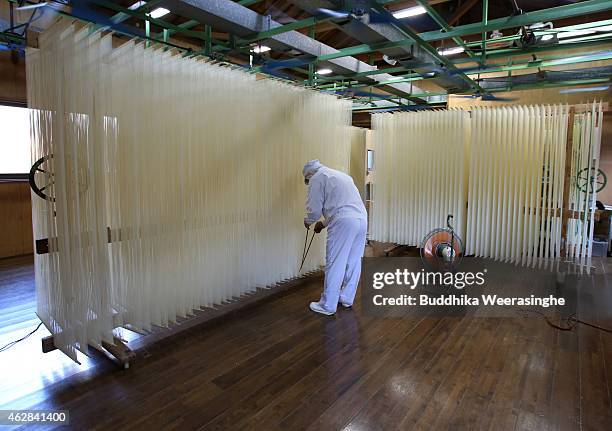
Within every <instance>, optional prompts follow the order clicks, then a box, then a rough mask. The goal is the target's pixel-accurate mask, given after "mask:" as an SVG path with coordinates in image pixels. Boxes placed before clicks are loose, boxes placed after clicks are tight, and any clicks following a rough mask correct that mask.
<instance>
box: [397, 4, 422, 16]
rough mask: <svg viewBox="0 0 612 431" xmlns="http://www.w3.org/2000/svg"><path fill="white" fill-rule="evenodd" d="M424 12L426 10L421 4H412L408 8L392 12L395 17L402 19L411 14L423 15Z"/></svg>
mask: <svg viewBox="0 0 612 431" xmlns="http://www.w3.org/2000/svg"><path fill="white" fill-rule="evenodd" d="M424 13H427V11H426V10H425V8H424V7H423V6H414V7H409V8H408V9H402V10H398V11H395V12H393V16H394V17H395V18H397V19H402V18H410V17H411V16H417V15H423V14H424Z"/></svg>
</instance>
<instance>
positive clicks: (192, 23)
mask: <svg viewBox="0 0 612 431" xmlns="http://www.w3.org/2000/svg"><path fill="white" fill-rule="evenodd" d="M198 24H200V22H199V21H196V20H194V19H190V20H189V21H185V22H184V23H182V24H179V25H177V27H178V28H180V29H182V30H189V29H191V28H194V27H195V26H197V25H198ZM182 30H172V29H168V36H171V35H173V34H174V33H177V32H180V31H182ZM160 34H161V33H157V36H159V35H160Z"/></svg>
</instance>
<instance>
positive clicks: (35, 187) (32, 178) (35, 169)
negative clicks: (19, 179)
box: [28, 154, 55, 202]
mask: <svg viewBox="0 0 612 431" xmlns="http://www.w3.org/2000/svg"><path fill="white" fill-rule="evenodd" d="M51 158H53V155H52V154H49V155H47V156H44V157H41V158H40V159H38V160H37V161H36V162H35V163H34V164H33V165H32V168H31V169H30V173H29V175H28V182H29V183H30V188H31V189H32V191H33V192H34V193H35V194H36V195H37V196H39V197H40V198H42V199H45V200H47V201H49V202H55V197H53V196H52V195H51V193H50V192H51V186H53V185H54V184H55V179H54V174H53V172H50V171H49V170H47V169H43V168H42V167H41V166H42V165H43V164H44V163H46V162H47V161H48V160H49V159H51ZM37 173H41V174H43V175H45V177H46V179H47V180H48V182H45V184H42V185H39V184H38V183H37V176H36V174H37ZM45 190H46V191H47V193H44V192H45Z"/></svg>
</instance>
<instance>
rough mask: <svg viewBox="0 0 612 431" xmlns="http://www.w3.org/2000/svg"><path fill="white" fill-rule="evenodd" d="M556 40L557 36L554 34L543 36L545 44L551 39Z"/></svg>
mask: <svg viewBox="0 0 612 431" xmlns="http://www.w3.org/2000/svg"><path fill="white" fill-rule="evenodd" d="M554 38H555V36H554V35H552V34H545V35H544V36H542V40H543V41H545V42H546V41H547V40H551V39H554Z"/></svg>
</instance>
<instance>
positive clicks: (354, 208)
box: [302, 160, 368, 315]
mask: <svg viewBox="0 0 612 431" xmlns="http://www.w3.org/2000/svg"><path fill="white" fill-rule="evenodd" d="M302 173H303V174H304V182H305V183H306V184H308V199H307V200H306V217H305V218H304V225H305V226H306V228H307V229H308V228H310V226H311V225H312V224H313V223H315V222H316V225H315V227H314V230H315V232H317V233H319V232H321V230H323V229H324V228H326V227H327V244H326V257H325V284H324V287H323V294H322V295H321V300H320V301H319V302H311V303H310V309H311V310H312V311H315V312H317V313H321V314H326V315H332V314H334V313H335V312H336V308H337V307H338V302H340V303H341V304H342V305H343V306H344V307H350V306H352V305H353V301H354V300H355V294H356V293H357V284H358V283H359V276H360V275H361V258H362V256H363V252H364V247H365V242H366V232H367V230H368V217H367V213H366V209H365V206H364V205H363V201H362V200H361V196H360V195H359V191H358V190H357V187H355V183H354V182H353V179H352V178H351V177H350V176H348V175H347V174H345V173H343V172H340V171H336V170H334V169H331V168H328V167H327V166H324V165H322V164H321V163H320V162H319V161H318V160H311V161H309V162H308V163H306V165H305V166H304V169H303V171H302ZM321 216H323V218H324V220H323V221H318V220H319V219H320V218H321Z"/></svg>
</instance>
